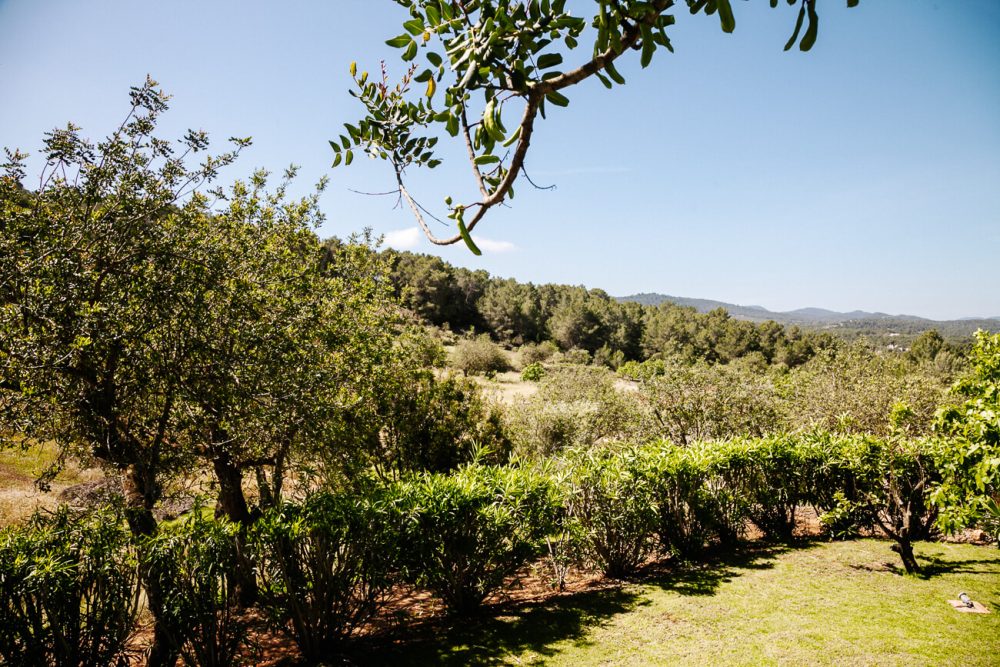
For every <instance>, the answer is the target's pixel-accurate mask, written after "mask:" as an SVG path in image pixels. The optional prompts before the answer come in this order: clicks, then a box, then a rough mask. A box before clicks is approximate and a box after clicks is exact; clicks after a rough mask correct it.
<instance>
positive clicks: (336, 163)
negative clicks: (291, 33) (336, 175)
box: [330, 153, 344, 167]
mask: <svg viewBox="0 0 1000 667" xmlns="http://www.w3.org/2000/svg"><path fill="white" fill-rule="evenodd" d="M343 159H344V154H343V153H337V154H336V155H334V156H333V164H332V165H330V166H331V167H337V166H340V163H341V161H343Z"/></svg>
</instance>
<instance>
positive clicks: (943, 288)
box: [0, 0, 1000, 319]
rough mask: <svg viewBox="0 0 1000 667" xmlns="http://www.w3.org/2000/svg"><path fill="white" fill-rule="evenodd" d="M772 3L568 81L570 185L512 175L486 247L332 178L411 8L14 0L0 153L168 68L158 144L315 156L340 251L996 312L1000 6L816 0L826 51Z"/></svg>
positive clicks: (309, 171) (418, 187)
mask: <svg viewBox="0 0 1000 667" xmlns="http://www.w3.org/2000/svg"><path fill="white" fill-rule="evenodd" d="M679 4H683V3H679ZM768 4H769V3H768V2H766V0H751V1H750V2H746V3H744V2H737V3H734V10H735V14H736V21H737V25H736V31H735V33H733V34H732V35H726V34H724V33H722V32H721V30H720V29H719V25H718V20H717V18H716V17H706V16H704V15H699V16H689V15H688V14H687V11H686V10H685V9H684V8H683V7H680V8H678V10H677V12H676V14H677V17H678V21H677V25H676V26H674V27H673V28H672V29H671V30H670V33H669V34H670V36H671V40H672V42H673V45H674V47H675V53H674V54H668V53H666V52H663V53H662V54H659V53H658V54H657V57H656V58H654V60H653V63H652V64H651V65H650V66H649V67H648V68H647V69H645V70H643V69H641V68H640V67H639V64H638V57H637V55H633V56H632V57H631V58H627V62H625V63H624V64H622V65H620V66H619V69H620V70H621V72H622V74H623V75H624V76H625V77H626V79H627V81H628V83H627V85H625V86H624V87H616V88H615V89H613V90H611V91H608V90H605V89H604V87H603V86H601V85H600V84H599V83H598V82H596V81H588V82H585V83H584V84H581V85H580V86H577V87H575V88H573V89H572V90H571V91H569V96H570V99H571V103H570V105H569V107H568V108H565V109H556V108H552V109H551V110H550V112H549V113H548V119H547V120H545V121H541V122H540V123H539V124H537V125H536V132H535V136H534V139H533V141H532V148H531V152H530V154H529V156H528V160H527V162H526V167H527V171H528V173H529V174H530V176H531V177H532V179H533V180H534V181H535V182H536V183H539V184H545V185H548V184H552V185H555V186H556V187H555V188H554V189H551V190H535V189H534V188H531V187H530V186H529V185H528V184H527V183H524V182H522V183H520V184H519V185H518V187H517V188H516V195H517V196H516V198H515V200H514V201H513V202H511V206H510V208H505V209H502V210H494V211H493V212H492V213H491V215H490V216H489V217H487V219H486V220H485V221H484V222H483V223H482V224H481V225H480V226H479V227H477V229H476V233H475V234H474V236H475V237H476V239H477V242H478V244H479V246H480V247H481V248H482V249H483V251H484V253H483V256H482V257H475V256H473V255H472V254H471V253H469V251H468V250H467V249H466V248H465V247H464V246H461V245H459V246H453V247H447V248H439V247H436V246H432V245H431V244H429V243H428V242H427V241H425V240H424V239H423V238H422V236H421V235H420V234H419V233H418V231H417V229H416V226H415V223H414V221H413V219H412V217H410V214H409V213H408V212H407V211H406V210H404V209H402V208H400V207H398V206H396V203H397V202H396V200H395V198H394V197H391V196H390V197H379V196H371V195H364V194H358V192H359V191H360V192H381V191H386V190H391V189H392V188H393V178H392V172H391V169H390V167H389V166H388V165H387V164H384V163H380V162H377V161H369V160H355V162H354V164H353V165H352V166H351V167H350V168H348V169H344V168H339V169H337V170H331V168H330V165H331V161H332V157H333V154H332V152H331V150H330V147H329V145H328V143H327V140H328V139H331V138H334V137H336V136H337V135H338V134H340V133H342V131H343V130H342V128H343V124H344V123H345V122H355V121H356V120H357V119H358V118H360V117H361V115H362V112H361V107H360V105H359V104H358V103H357V102H356V100H354V99H353V98H351V97H350V96H349V95H348V93H347V91H348V89H349V86H350V76H349V72H348V68H349V64H350V63H351V61H357V62H358V66H359V68H361V69H367V70H371V71H377V70H378V67H379V62H380V61H381V60H383V59H384V60H385V61H386V64H387V66H388V67H389V70H390V73H391V74H394V75H397V76H398V75H399V74H401V73H402V71H403V65H402V63H401V62H400V61H399V60H398V58H397V53H398V52H397V51H395V50H393V49H391V48H389V47H387V46H386V45H385V44H384V41H385V40H386V39H388V38H391V37H393V36H395V35H397V34H399V33H400V32H401V31H402V30H401V27H400V26H401V23H402V21H404V20H406V18H407V17H406V14H405V11H404V10H403V9H402V8H400V7H399V6H398V5H397V4H396V3H394V2H392V1H391V0H325V1H324V0H308V1H307V0H288V1H287V2H274V1H273V0H271V1H259V0H212V1H211V2H204V1H196V0H170V1H163V0H159V1H154V0H0V146H6V147H10V148H14V147H18V148H22V149H24V150H28V151H29V152H31V151H37V149H38V148H39V146H40V144H41V140H42V137H43V134H44V133H45V132H46V131H48V130H50V129H52V128H54V127H57V126H63V125H65V124H66V123H67V122H68V121H72V122H74V123H75V124H77V125H80V126H82V127H83V129H84V134H86V135H87V136H90V137H92V138H94V139H98V138H100V137H103V136H104V135H106V134H107V133H108V132H110V131H111V130H112V129H113V128H114V127H115V126H116V125H117V123H118V122H120V120H121V119H122V118H123V117H124V115H125V114H126V113H127V110H128V89H129V87H130V86H133V85H137V84H139V83H140V82H141V81H143V80H144V78H145V76H146V75H147V74H150V75H152V76H153V78H154V79H156V80H157V81H159V82H160V84H161V85H162V87H163V88H164V89H165V90H166V91H167V92H169V93H170V94H171V95H172V96H173V99H172V101H171V108H170V110H169V112H168V113H167V114H166V116H164V119H163V121H162V122H161V124H160V130H161V136H164V137H177V138H179V137H181V136H182V135H183V133H184V131H185V130H186V129H187V128H195V129H204V130H206V131H208V132H209V133H210V135H211V136H212V137H213V139H214V144H213V145H214V146H215V148H216V149H219V150H221V149H222V148H223V147H224V145H225V139H226V138H227V137H230V136H252V137H253V139H254V145H253V147H252V148H251V149H249V150H248V151H247V152H245V153H244V154H243V156H242V157H241V158H240V161H239V163H238V166H237V167H236V168H235V171H232V170H231V173H227V174H226V175H225V176H226V177H227V178H238V177H241V176H245V175H247V174H249V173H250V172H251V171H252V170H253V169H254V168H257V167H263V168H266V169H268V170H270V171H272V172H276V173H280V172H281V171H282V170H283V169H284V168H285V167H286V166H288V165H289V164H297V165H299V166H300V167H301V169H300V179H299V181H298V183H297V185H296V187H295V189H293V191H294V192H295V193H296V194H299V195H304V194H306V193H308V192H309V191H310V188H311V186H312V184H313V183H315V182H316V181H317V180H318V179H320V178H321V177H322V176H324V175H325V176H329V177H330V185H329V187H328V189H327V191H326V192H325V193H324V195H323V199H322V208H323V210H324V212H325V213H326V216H327V222H326V223H325V224H324V226H323V227H322V228H321V229H320V234H321V235H322V236H324V237H326V236H334V235H336V236H341V237H344V236H348V235H350V234H351V233H354V232H359V231H361V230H363V229H364V228H371V229H373V230H374V232H375V233H376V234H379V235H384V236H385V242H386V243H387V244H388V245H392V246H394V247H398V248H404V249H409V250H414V251H417V252H432V253H435V254H439V255H440V256H441V257H443V258H444V259H446V260H447V261H449V262H452V263H454V264H457V265H461V266H467V267H470V268H482V269H486V270H487V271H489V272H490V273H491V274H494V275H499V276H503V277H513V278H517V279H518V280H521V281H531V282H535V283H545V282H555V283H568V284H582V285H586V286H588V287H598V288H601V289H604V290H605V291H607V292H608V293H610V294H612V295H619V296H620V295H627V294H633V293H638V292H660V293H665V294H671V295H676V296H686V297H700V298H710V299H717V300H721V301H727V302H732V303H738V304H741V305H761V306H764V307H766V308H769V309H771V310H790V309H794V308H800V307H807V306H815V307H823V308H829V309H832V310H841V311H848V310H855V309H862V310H869V311H881V312H888V313H892V314H900V313H905V314H913V315H921V316H925V317H932V318H935V319H952V318H960V317H980V316H981V317H991V316H1000V2H997V1H996V0H861V5H860V6H859V7H858V8H854V9H847V8H846V6H845V5H846V2H845V1H844V0H823V1H822V2H820V7H819V9H820V20H821V24H820V30H819V39H818V41H817V43H816V45H815V47H814V48H813V49H812V51H810V52H808V53H800V52H799V51H797V50H792V51H789V52H783V51H782V46H783V45H784V43H785V41H786V39H787V38H788V36H789V35H790V32H791V28H792V24H793V23H794V19H795V10H794V9H793V8H789V7H787V6H786V5H785V3H779V8H778V9H775V10H772V9H770V8H769V6H768ZM593 6H594V3H593V2H590V1H588V0H571V1H570V7H572V8H573V9H574V13H576V14H577V15H580V16H589V14H587V12H588V10H590V9H591V8H592V7H593ZM588 53H589V47H588V46H583V47H582V48H581V49H578V51H577V52H576V54H575V55H574V57H575V58H580V59H583V58H585V57H586V55H587V54H588ZM577 54H578V55H577ZM569 62H571V61H569ZM620 62H621V61H620ZM443 155H444V157H445V163H444V164H443V165H442V166H441V167H439V168H438V169H436V170H433V171H430V172H428V173H415V174H412V175H411V181H410V187H411V188H412V189H413V191H414V192H415V194H417V196H418V197H419V198H420V199H421V201H422V202H426V203H428V205H429V206H433V205H434V203H435V202H442V201H443V199H444V197H445V196H446V195H448V194H453V195H459V196H460V195H462V194H467V193H468V192H470V190H469V187H470V186H471V183H470V180H469V179H470V173H469V168H468V165H467V163H465V162H464V161H463V160H462V158H461V155H460V154H459V153H457V152H455V151H454V150H452V151H451V152H449V151H448V150H446V151H445V152H444V154H443ZM31 166H32V167H33V169H34V171H35V173H37V171H38V169H39V168H40V166H41V165H40V162H38V160H37V156H36V158H35V159H34V161H33V162H32V163H31ZM457 199H458V197H457ZM459 200H460V199H459ZM435 209H436V210H437V211H438V212H444V207H443V204H442V205H439V206H437V207H435ZM432 224H436V223H432ZM439 232H440V233H441V234H446V233H449V232H451V230H448V229H446V228H441V229H440V230H439Z"/></svg>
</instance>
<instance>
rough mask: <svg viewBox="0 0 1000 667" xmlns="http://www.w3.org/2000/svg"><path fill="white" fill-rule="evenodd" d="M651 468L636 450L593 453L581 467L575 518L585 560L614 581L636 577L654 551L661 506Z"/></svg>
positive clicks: (572, 510)
mask: <svg viewBox="0 0 1000 667" xmlns="http://www.w3.org/2000/svg"><path fill="white" fill-rule="evenodd" d="M645 463H646V459H645V458H644V457H641V456H639V453H638V452H637V451H636V450H635V449H626V450H623V451H621V452H618V453H609V452H591V453H588V454H586V455H584V456H582V457H581V458H580V459H579V460H578V461H576V462H575V466H574V469H573V473H572V477H571V479H570V492H569V496H568V498H569V515H570V518H571V519H572V521H574V522H575V523H576V524H577V525H578V527H579V531H580V540H581V547H582V549H583V554H582V555H583V556H584V558H586V559H588V560H589V561H590V562H591V563H593V564H594V565H596V566H597V567H598V568H600V569H601V570H602V571H603V572H604V574H605V575H607V576H609V577H615V578H621V577H625V576H628V575H630V574H632V573H634V572H635V571H636V570H637V569H638V567H639V566H640V565H641V564H642V562H643V561H644V560H645V559H646V557H647V556H649V554H651V553H652V551H653V547H654V539H653V537H654V533H655V531H656V528H657V521H658V518H659V517H658V504H657V502H656V496H655V492H654V487H653V485H652V484H651V475H650V474H649V470H648V469H647V467H646V466H645V465H644V464H645Z"/></svg>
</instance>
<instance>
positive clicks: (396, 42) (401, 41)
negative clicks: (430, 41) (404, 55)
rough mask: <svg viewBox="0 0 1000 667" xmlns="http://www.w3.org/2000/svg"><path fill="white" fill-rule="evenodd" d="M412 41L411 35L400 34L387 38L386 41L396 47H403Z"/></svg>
mask: <svg viewBox="0 0 1000 667" xmlns="http://www.w3.org/2000/svg"><path fill="white" fill-rule="evenodd" d="M412 41H413V38H411V37H410V36H409V35H400V36H399V37H393V38H392V39H387V40H386V41H385V43H386V44H388V45H389V46H391V47H392V48H394V49H401V48H403V47H404V46H406V45H407V44H409V43H410V42H412Z"/></svg>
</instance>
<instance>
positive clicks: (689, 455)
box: [0, 435, 934, 665]
mask: <svg viewBox="0 0 1000 667" xmlns="http://www.w3.org/2000/svg"><path fill="white" fill-rule="evenodd" d="M933 451H934V444H933V443H932V442H930V441H916V442H904V441H901V440H892V439H890V440H879V439H874V438H864V437H851V436H830V435H811V436H795V437H773V438H767V439H755V440H751V439H745V440H732V441H728V442H721V443H702V444H696V445H693V446H690V447H680V446H676V445H673V444H671V443H669V442H660V443H653V444H649V445H644V446H641V447H623V448H617V449H615V450H613V451H601V452H595V451H589V452H586V453H581V454H579V455H568V456H566V457H564V458H563V459H561V460H559V461H556V462H554V463H551V464H549V465H548V466H547V467H544V468H538V467H529V466H487V465H480V464H473V465H468V466H465V467H462V468H460V469H459V470H457V471H455V472H453V473H451V474H447V475H446V474H431V473H425V474H422V475H416V476H411V477H409V478H406V479H404V480H402V481H399V482H394V483H391V484H383V483H375V482H371V483H367V484H361V485H359V486H357V487H356V488H354V489H353V490H351V491H349V492H348V491H338V492H317V493H314V494H312V495H310V496H309V497H307V498H306V499H305V500H303V501H302V502H300V503H289V504H285V505H284V506H282V507H280V508H278V509H275V510H273V511H270V512H267V513H265V514H264V515H263V516H262V517H261V518H260V519H259V520H258V521H257V522H256V524H255V525H254V526H253V527H251V528H248V529H246V531H245V533H244V536H245V538H246V539H243V540H238V539H237V532H238V531H237V529H236V527H235V526H232V525H230V524H228V523H225V522H223V521H217V520H214V519H210V518H208V517H207V516H206V515H205V513H204V512H203V511H196V512H194V513H193V514H192V515H191V516H190V517H188V518H187V519H185V520H183V521H181V522H179V523H177V524H175V525H172V526H167V527H165V528H163V529H162V530H161V531H160V533H159V534H158V535H157V536H156V537H155V538H153V539H152V540H150V541H148V542H145V543H142V544H138V545H137V544H135V543H134V542H133V541H132V540H131V539H130V538H129V536H128V533H127V530H126V529H125V527H124V525H123V522H122V521H121V517H119V516H117V515H114V514H113V512H112V511H111V510H102V512H101V513H98V514H94V515H81V516H75V515H72V514H71V513H69V512H68V511H65V510H64V511H61V512H59V513H58V514H56V515H55V516H54V517H52V518H50V519H47V520H43V519H36V520H35V521H33V522H31V523H30V524H29V525H27V526H24V527H22V528H20V529H12V530H8V531H7V532H5V533H3V534H2V535H0V596H2V597H0V604H2V605H4V606H3V617H4V618H7V619H10V621H9V622H7V623H5V624H3V627H0V657H2V658H3V659H4V661H6V662H7V663H9V664H46V663H53V664H69V663H73V664H95V663H112V662H113V659H114V658H115V657H116V656H118V655H120V654H121V652H122V651H123V650H124V647H125V645H126V641H127V639H128V637H129V636H130V633H131V630H132V627H133V624H134V618H135V610H136V606H137V603H136V601H137V600H138V581H139V578H138V576H137V571H138V568H142V567H145V568H151V569H150V572H151V573H152V574H153V576H155V577H157V579H158V580H159V581H160V582H161V584H162V586H163V590H165V591H167V594H166V595H167V600H166V605H165V607H166V609H167V611H168V614H167V616H168V619H167V623H168V625H169V626H170V633H171V636H172V641H173V642H174V643H175V648H176V650H178V651H179V653H180V654H181V656H182V657H183V659H184V660H185V662H186V663H187V664H198V665H209V664H233V663H234V662H236V661H237V660H238V656H239V655H241V651H242V655H246V651H245V650H244V649H241V644H242V643H244V642H245V640H246V637H247V633H246V632H245V628H244V627H243V625H242V616H240V615H238V614H235V613H234V611H233V610H234V602H235V600H234V594H233V588H234V581H233V579H234V578H235V575H234V573H235V572H236V568H237V567H239V564H240V562H245V560H246V558H244V557H248V560H249V562H252V563H253V564H254V567H255V570H256V575H257V576H256V581H257V585H258V589H259V590H258V605H259V607H260V609H261V611H263V612H264V614H265V616H266V617H267V618H268V619H269V620H270V621H271V623H273V625H274V626H275V627H276V628H279V629H280V630H282V631H284V632H286V633H287V634H288V635H290V636H291V637H292V638H293V639H294V641H295V642H296V643H297V644H298V646H299V647H300V649H301V650H302V652H303V654H304V655H305V656H306V658H307V659H309V660H316V661H318V660H321V659H323V658H324V657H328V656H329V655H330V654H331V653H332V652H335V651H337V650H338V648H339V647H341V646H342V645H343V641H344V640H345V639H346V638H348V637H349V636H351V635H352V634H354V633H355V632H356V631H357V630H358V629H359V628H362V627H364V626H365V625H366V624H368V623H370V622H371V621H372V619H373V618H374V617H375V616H376V615H377V614H378V612H379V610H380V609H381V608H382V606H383V604H384V602H385V601H386V599H387V597H388V594H389V593H390V591H391V590H392V588H393V587H394V586H397V585H399V584H410V585H414V586H418V587H422V588H424V589H426V590H429V591H431V592H432V593H434V594H435V595H436V596H437V597H438V598H439V599H440V600H441V601H442V602H443V603H444V604H445V606H446V607H447V608H448V609H449V610H450V611H451V612H454V613H462V614H468V613H474V612H476V611H477V610H479V609H480V608H481V605H482V603H483V601H484V600H485V599H487V598H488V597H489V596H490V595H491V594H494V593H496V592H497V591H499V590H501V589H502V588H503V587H504V586H505V585H506V583H507V582H508V581H510V579H511V577H512V576H513V575H514V574H515V573H516V572H517V571H518V570H520V569H522V568H523V567H524V566H525V565H526V564H528V563H530V562H532V561H535V560H537V559H538V558H540V557H541V556H543V555H546V554H547V555H548V557H549V559H550V561H551V564H552V566H553V572H555V573H557V577H556V578H557V579H561V577H562V576H564V575H565V571H566V570H565V564H566V563H574V564H577V565H580V566H583V567H588V568H596V569H599V570H601V571H602V572H604V573H605V574H606V575H608V576H612V577H626V576H629V575H631V574H633V573H635V572H636V570H637V569H638V568H639V567H640V566H641V565H642V564H643V563H644V562H645V561H646V560H647V559H649V558H651V557H654V556H657V555H665V554H672V555H674V556H678V557H681V558H684V559H694V558H698V556H699V554H700V553H701V552H702V551H703V550H704V549H705V548H706V547H708V546H710V545H713V544H728V543H732V542H734V541H736V540H738V539H740V538H741V537H742V536H743V535H744V534H745V532H746V530H747V529H748V527H750V526H755V527H756V528H757V529H759V530H760V531H762V532H763V533H764V534H766V535H768V536H770V537H773V538H788V537H790V536H791V535H792V532H793V530H794V529H795V524H796V508H799V507H801V506H803V505H812V506H814V507H815V508H816V509H817V511H819V512H820V513H821V514H822V516H823V518H824V521H825V522H826V523H828V524H829V525H830V528H831V532H832V533H834V534H836V535H838V536H848V535H852V534H856V532H857V531H858V530H860V529H861V528H863V527H865V526H871V525H874V524H875V523H879V524H880V525H882V526H883V527H886V528H887V531H888V532H890V533H891V531H892V530H898V529H899V528H900V526H901V523H902V522H904V521H910V522H916V524H919V526H922V527H923V528H925V529H926V528H929V526H930V525H931V521H932V519H933V511H932V510H931V509H930V508H929V507H928V506H927V504H926V503H924V502H923V500H922V499H923V495H924V489H926V488H927V485H928V480H929V479H930V478H929V477H928V475H931V476H933V470H934V466H933ZM906 498H909V499H911V500H912V499H916V500H915V501H914V502H915V504H914V502H910V504H908V505H905V506H903V505H901V504H900V503H901V501H900V500H899V499H906ZM918 532H919V531H918ZM925 532H926V531H925ZM907 534H908V535H910V536H911V537H919V535H918V534H917V533H916V532H914V533H907ZM239 544H246V545H247V547H246V548H247V549H249V550H250V552H251V553H249V554H243V555H241V554H240V553H238V551H239V547H238V545H239ZM560 573H561V574H560ZM554 583H561V581H557V582H554Z"/></svg>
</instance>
